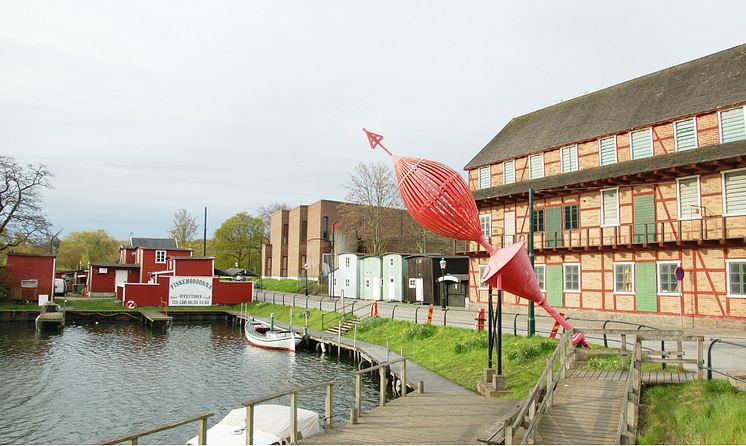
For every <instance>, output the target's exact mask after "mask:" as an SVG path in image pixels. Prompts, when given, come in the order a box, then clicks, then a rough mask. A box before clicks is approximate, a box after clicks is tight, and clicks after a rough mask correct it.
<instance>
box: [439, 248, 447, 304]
mask: <svg viewBox="0 0 746 446" xmlns="http://www.w3.org/2000/svg"><path fill="white" fill-rule="evenodd" d="M445 270H446V259H445V258H443V257H441V258H440V287H441V288H442V289H443V291H441V294H443V296H442V298H441V299H440V304H441V307H442V308H443V310H445V309H446V306H447V305H448V302H447V300H448V292H447V290H446V288H445V284H446V273H445Z"/></svg>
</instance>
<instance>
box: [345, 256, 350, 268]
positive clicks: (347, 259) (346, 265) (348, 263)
mask: <svg viewBox="0 0 746 446" xmlns="http://www.w3.org/2000/svg"><path fill="white" fill-rule="evenodd" d="M349 267H350V258H349V257H345V268H349Z"/></svg>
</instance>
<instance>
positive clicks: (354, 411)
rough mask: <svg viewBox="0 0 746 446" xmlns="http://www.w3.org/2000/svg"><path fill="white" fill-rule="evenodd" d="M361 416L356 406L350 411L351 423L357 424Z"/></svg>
mask: <svg viewBox="0 0 746 446" xmlns="http://www.w3.org/2000/svg"><path fill="white" fill-rule="evenodd" d="M359 416H360V414H359V413H358V411H357V409H356V408H354V407H353V408H352V410H351V411H350V424H357V418H358V417H359Z"/></svg>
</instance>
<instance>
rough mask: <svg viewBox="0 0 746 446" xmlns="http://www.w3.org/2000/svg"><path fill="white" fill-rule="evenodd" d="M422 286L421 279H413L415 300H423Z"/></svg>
mask: <svg viewBox="0 0 746 446" xmlns="http://www.w3.org/2000/svg"><path fill="white" fill-rule="evenodd" d="M422 286H423V282H422V279H414V297H415V300H417V302H422V301H424V300H425V299H424V293H423V289H422Z"/></svg>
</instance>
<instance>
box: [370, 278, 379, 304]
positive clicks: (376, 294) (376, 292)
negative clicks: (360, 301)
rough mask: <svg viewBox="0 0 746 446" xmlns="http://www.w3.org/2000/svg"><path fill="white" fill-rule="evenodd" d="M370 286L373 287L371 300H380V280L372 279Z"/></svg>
mask: <svg viewBox="0 0 746 446" xmlns="http://www.w3.org/2000/svg"><path fill="white" fill-rule="evenodd" d="M371 285H372V286H373V300H381V279H379V278H378V277H374V278H373V280H372V283H371Z"/></svg>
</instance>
